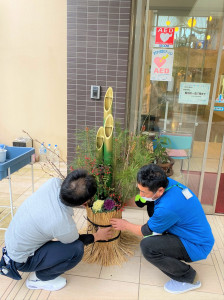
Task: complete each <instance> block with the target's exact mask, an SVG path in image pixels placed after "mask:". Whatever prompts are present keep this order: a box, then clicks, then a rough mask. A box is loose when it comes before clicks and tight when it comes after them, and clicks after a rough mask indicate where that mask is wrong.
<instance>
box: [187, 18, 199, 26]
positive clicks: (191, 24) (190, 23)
mask: <svg viewBox="0 0 224 300" xmlns="http://www.w3.org/2000/svg"><path fill="white" fill-rule="evenodd" d="M196 23H197V22H196V20H195V19H193V20H192V18H190V19H189V20H188V21H187V24H188V26H189V27H194V26H195V25H196Z"/></svg>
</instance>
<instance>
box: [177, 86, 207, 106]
mask: <svg viewBox="0 0 224 300" xmlns="http://www.w3.org/2000/svg"><path fill="white" fill-rule="evenodd" d="M210 86H211V84H210V83H200V82H181V83H180V93H179V101H178V102H179V103H182V104H199V105H207V104H208V100H209V93H210Z"/></svg>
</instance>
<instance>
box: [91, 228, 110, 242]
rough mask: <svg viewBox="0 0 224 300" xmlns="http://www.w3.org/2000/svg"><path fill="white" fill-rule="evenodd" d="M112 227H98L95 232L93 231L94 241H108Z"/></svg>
mask: <svg viewBox="0 0 224 300" xmlns="http://www.w3.org/2000/svg"><path fill="white" fill-rule="evenodd" d="M112 234H113V229H112V228H111V227H106V228H102V227H99V229H98V230H97V232H96V233H94V234H93V235H94V242H97V241H108V240H109V239H111V238H112Z"/></svg>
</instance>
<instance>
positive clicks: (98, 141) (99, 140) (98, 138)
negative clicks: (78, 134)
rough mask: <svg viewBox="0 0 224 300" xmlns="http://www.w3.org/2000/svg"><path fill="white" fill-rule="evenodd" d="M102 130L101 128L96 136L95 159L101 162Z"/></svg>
mask: <svg viewBox="0 0 224 300" xmlns="http://www.w3.org/2000/svg"><path fill="white" fill-rule="evenodd" d="M103 144H104V128H103V127H102V126H101V127H100V128H99V129H98V131H97V134H96V150H97V159H98V160H99V161H100V162H102V161H103Z"/></svg>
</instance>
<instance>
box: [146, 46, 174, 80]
mask: <svg viewBox="0 0 224 300" xmlns="http://www.w3.org/2000/svg"><path fill="white" fill-rule="evenodd" d="M173 57H174V50H173V49H152V63H151V76H150V80H156V81H171V80H172V71H173Z"/></svg>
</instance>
